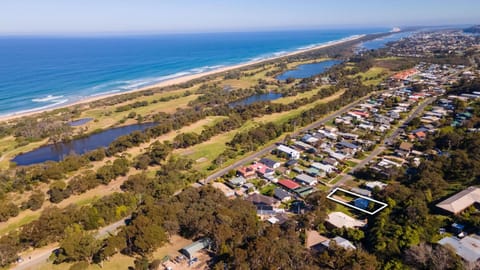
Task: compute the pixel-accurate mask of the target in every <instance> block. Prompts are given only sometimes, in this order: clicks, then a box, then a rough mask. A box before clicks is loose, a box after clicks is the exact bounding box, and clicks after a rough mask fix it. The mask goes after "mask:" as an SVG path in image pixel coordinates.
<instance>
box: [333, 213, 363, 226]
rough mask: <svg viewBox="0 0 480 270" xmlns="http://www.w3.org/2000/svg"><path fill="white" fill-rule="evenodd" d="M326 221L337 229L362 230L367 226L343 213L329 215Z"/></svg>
mask: <svg viewBox="0 0 480 270" xmlns="http://www.w3.org/2000/svg"><path fill="white" fill-rule="evenodd" d="M326 221H327V222H328V223H330V224H331V225H333V226H334V227H337V228H342V227H346V228H361V227H363V226H365V225H367V223H366V222H365V221H362V220H358V219H355V218H353V217H351V216H348V215H346V214H344V213H342V212H332V213H330V214H328V217H327V220H326Z"/></svg>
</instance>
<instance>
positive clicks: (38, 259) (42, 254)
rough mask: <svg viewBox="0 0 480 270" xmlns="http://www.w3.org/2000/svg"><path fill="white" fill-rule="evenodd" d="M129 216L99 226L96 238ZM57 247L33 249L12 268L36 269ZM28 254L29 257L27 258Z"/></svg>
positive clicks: (119, 225) (18, 269)
mask: <svg viewBox="0 0 480 270" xmlns="http://www.w3.org/2000/svg"><path fill="white" fill-rule="evenodd" d="M129 218H130V217H127V218H125V219H122V220H119V221H117V222H115V223H112V224H110V225H108V226H106V227H103V228H101V229H100V230H98V232H97V234H96V235H95V237H96V238H99V239H100V238H103V237H105V236H107V235H108V234H113V233H115V232H116V231H117V229H118V228H119V227H121V226H123V225H125V220H126V219H129ZM57 248H59V247H58V246H55V247H51V248H46V249H43V250H37V251H34V252H33V253H31V254H27V255H24V256H23V260H24V261H23V262H21V263H18V264H16V265H15V266H13V268H12V269H15V270H29V269H36V268H37V267H38V265H39V264H42V263H44V262H46V261H47V260H48V258H49V257H50V255H51V254H52V252H53V251H54V250H56V249H57ZM29 256H30V259H29Z"/></svg>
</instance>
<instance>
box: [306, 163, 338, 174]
mask: <svg viewBox="0 0 480 270" xmlns="http://www.w3.org/2000/svg"><path fill="white" fill-rule="evenodd" d="M310 166H311V167H313V168H315V169H317V170H320V171H324V172H326V173H332V172H334V171H335V170H336V169H337V168H335V167H333V166H332V165H328V164H322V163H318V162H314V163H312V165H310Z"/></svg>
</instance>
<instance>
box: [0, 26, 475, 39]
mask: <svg viewBox="0 0 480 270" xmlns="http://www.w3.org/2000/svg"><path fill="white" fill-rule="evenodd" d="M473 25H476V24H435V25H383V26H381V25H375V26H374V25H371V26H358V25H335V26H333V25H330V26H312V27H275V28H270V29H229V30H198V31H196V30H185V31H155V30H152V31H149V30H146V31H126V32H121V31H100V32H73V33H64V32H51V33H48V32H44V33H27V32H18V33H13V32H12V33H0V37H2V38H4V37H115V36H117V37H121V36H153V35H184V34H221V33H225V34H227V33H265V32H291V31H319V30H351V29H389V28H394V27H399V28H401V29H402V30H403V29H404V28H423V27H435V28H436V27H452V28H457V27H468V26H473Z"/></svg>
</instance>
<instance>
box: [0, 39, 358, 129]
mask: <svg viewBox="0 0 480 270" xmlns="http://www.w3.org/2000/svg"><path fill="white" fill-rule="evenodd" d="M364 36H365V35H356V36H352V37H349V38H345V39H341V40H337V41H332V42H328V43H325V44H322V45H318V46H314V47H311V48H307V49H302V50H297V51H293V52H291V53H286V54H284V55H279V56H275V57H271V58H266V59H262V60H258V61H251V62H246V63H241V64H238V65H231V66H227V67H222V68H218V69H215V70H211V71H207V72H203V73H197V74H192V75H186V76H182V77H177V78H173V79H169V80H165V81H162V82H159V83H157V84H153V85H150V86H146V87H142V88H138V89H134V90H130V91H125V92H119V93H112V94H107V95H101V96H95V97H89V98H85V99H82V100H79V101H76V102H72V103H66V104H62V105H59V106H56V107H52V108H48V109H44V110H38V111H31V112H24V113H21V112H20V113H16V114H15V113H13V114H9V115H4V116H0V122H4V121H10V120H13V119H17V118H21V117H24V116H31V115H36V114H40V113H43V112H47V111H53V110H56V109H59V108H66V107H70V106H75V105H79V104H85V103H89V102H92V101H96V100H101V99H105V98H109V97H113V96H119V95H124V94H128V93H133V92H139V91H145V90H148V89H151V88H158V87H165V86H171V85H175V84H181V83H185V82H188V81H190V80H194V79H198V78H201V77H204V76H209V75H214V74H217V73H222V72H225V71H230V70H234V69H238V68H243V67H247V66H251V65H256V64H259V63H262V62H267V61H271V60H275V59H280V58H284V57H288V56H292V55H297V54H301V53H305V52H309V51H315V50H318V49H322V48H326V47H331V46H336V45H339V44H342V43H345V42H349V41H354V40H357V39H360V38H362V37H364Z"/></svg>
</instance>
